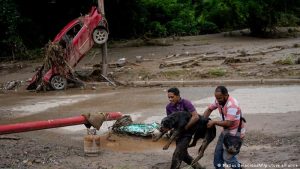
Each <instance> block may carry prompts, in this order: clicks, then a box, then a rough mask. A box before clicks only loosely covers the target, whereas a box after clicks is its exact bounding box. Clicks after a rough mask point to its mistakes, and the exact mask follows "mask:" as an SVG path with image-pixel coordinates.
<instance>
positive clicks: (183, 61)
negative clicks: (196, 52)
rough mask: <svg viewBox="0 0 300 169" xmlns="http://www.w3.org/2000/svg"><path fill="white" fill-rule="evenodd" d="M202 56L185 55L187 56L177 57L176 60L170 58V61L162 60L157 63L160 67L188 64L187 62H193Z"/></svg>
mask: <svg viewBox="0 0 300 169" xmlns="http://www.w3.org/2000/svg"><path fill="white" fill-rule="evenodd" d="M202 57H203V56H197V57H187V58H182V59H177V60H172V61H165V62H163V63H161V64H160V65H159V68H160V69H162V68H164V67H171V66H181V65H185V64H188V63H192V62H195V61H196V60H198V59H200V58H202Z"/></svg>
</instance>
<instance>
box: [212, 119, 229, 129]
mask: <svg viewBox="0 0 300 169" xmlns="http://www.w3.org/2000/svg"><path fill="white" fill-rule="evenodd" d="M214 125H217V126H222V127H231V126H232V125H233V121H230V120H225V121H213V120H209V121H208V123H207V128H211V127H213V126H214Z"/></svg>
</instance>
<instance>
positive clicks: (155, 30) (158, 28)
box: [149, 21, 167, 36]
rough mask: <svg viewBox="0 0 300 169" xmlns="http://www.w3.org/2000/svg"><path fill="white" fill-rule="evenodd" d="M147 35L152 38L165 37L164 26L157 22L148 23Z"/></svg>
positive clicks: (165, 30)
mask: <svg viewBox="0 0 300 169" xmlns="http://www.w3.org/2000/svg"><path fill="white" fill-rule="evenodd" d="M149 29H150V30H149V33H150V34H151V35H154V36H166V34H167V29H166V27H165V26H163V25H161V24H160V23H159V22H158V21H154V22H151V23H150V26H149Z"/></svg>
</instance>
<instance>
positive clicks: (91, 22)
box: [27, 6, 109, 90]
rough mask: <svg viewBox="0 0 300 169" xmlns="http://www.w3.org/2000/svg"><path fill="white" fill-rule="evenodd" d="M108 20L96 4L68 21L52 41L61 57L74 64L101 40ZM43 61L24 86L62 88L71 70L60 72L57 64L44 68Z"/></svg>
mask: <svg viewBox="0 0 300 169" xmlns="http://www.w3.org/2000/svg"><path fill="white" fill-rule="evenodd" d="M108 34H109V31H108V24H107V21H106V19H105V17H104V16H102V15H101V14H100V13H99V11H98V10H97V7H94V6H93V7H92V8H91V11H90V12H89V14H87V15H85V16H81V17H79V18H77V19H74V20H72V21H71V22H69V23H68V24H67V25H66V26H65V27H64V28H63V29H62V30H61V31H60V32H59V33H58V34H57V35H56V37H55V38H54V40H53V41H52V43H56V44H59V45H60V46H62V47H63V49H64V52H65V53H66V55H65V58H63V60H64V61H65V63H66V64H67V65H68V66H69V67H70V69H72V68H74V67H75V66H76V65H77V64H78V62H79V61H80V60H81V59H82V58H83V57H84V55H85V54H86V53H87V52H88V51H89V50H90V49H91V48H92V47H93V45H94V44H95V43H96V44H104V43H105V42H106V41H107V39H108ZM45 69H46V66H45V63H44V65H43V66H42V67H41V68H40V69H39V70H38V71H37V73H36V74H35V75H34V76H33V77H32V79H31V81H30V84H29V85H28V87H27V89H28V90H38V89H39V88H40V87H41V85H42V86H49V87H50V88H52V89H55V90H62V89H65V88H66V86H67V82H68V80H72V78H73V77H72V76H71V72H66V73H64V74H62V73H61V72H60V71H58V69H59V68H58V67H57V66H51V67H50V68H48V69H47V70H45Z"/></svg>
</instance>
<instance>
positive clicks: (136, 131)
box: [116, 122, 160, 136]
mask: <svg viewBox="0 0 300 169" xmlns="http://www.w3.org/2000/svg"><path fill="white" fill-rule="evenodd" d="M159 127H160V124H158V123H155V122H154V123H151V124H129V125H126V126H121V127H119V128H117V129H116V130H117V131H118V132H119V133H126V134H133V135H137V136H151V134H152V133H153V132H154V131H155V130H158V129H159Z"/></svg>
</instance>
